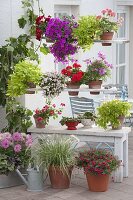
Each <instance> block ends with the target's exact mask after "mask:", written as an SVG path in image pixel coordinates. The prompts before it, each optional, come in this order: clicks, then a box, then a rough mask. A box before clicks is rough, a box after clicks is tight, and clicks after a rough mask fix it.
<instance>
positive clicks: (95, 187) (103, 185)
mask: <svg viewBox="0 0 133 200" xmlns="http://www.w3.org/2000/svg"><path fill="white" fill-rule="evenodd" d="M86 178H87V183H88V187H89V190H90V191H92V192H105V191H107V190H108V185H109V175H108V174H104V175H92V174H89V173H88V174H86Z"/></svg>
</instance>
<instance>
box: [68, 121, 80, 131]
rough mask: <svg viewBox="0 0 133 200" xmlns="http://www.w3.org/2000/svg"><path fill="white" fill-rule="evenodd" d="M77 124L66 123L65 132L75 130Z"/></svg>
mask: <svg viewBox="0 0 133 200" xmlns="http://www.w3.org/2000/svg"><path fill="white" fill-rule="evenodd" d="M78 123H79V122H66V126H67V130H77V128H76V126H77V125H78Z"/></svg>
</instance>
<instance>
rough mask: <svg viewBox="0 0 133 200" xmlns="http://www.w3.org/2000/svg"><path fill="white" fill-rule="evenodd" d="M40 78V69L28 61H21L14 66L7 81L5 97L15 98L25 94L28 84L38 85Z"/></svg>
mask: <svg viewBox="0 0 133 200" xmlns="http://www.w3.org/2000/svg"><path fill="white" fill-rule="evenodd" d="M41 78H42V73H41V70H40V68H39V67H38V66H37V65H35V64H33V63H32V62H30V61H26V60H25V61H22V62H19V63H18V64H16V65H15V67H14V72H13V74H11V75H10V78H9V81H8V90H7V95H8V96H9V97H16V96H20V95H22V94H25V93H26V90H27V89H28V84H29V83H31V82H32V83H34V84H35V85H39V83H40V81H41Z"/></svg>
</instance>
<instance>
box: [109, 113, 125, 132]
mask: <svg viewBox="0 0 133 200" xmlns="http://www.w3.org/2000/svg"><path fill="white" fill-rule="evenodd" d="M118 119H119V122H120V124H119V126H118V127H114V126H112V129H113V130H120V129H122V126H123V123H124V119H125V117H124V116H120V117H118Z"/></svg>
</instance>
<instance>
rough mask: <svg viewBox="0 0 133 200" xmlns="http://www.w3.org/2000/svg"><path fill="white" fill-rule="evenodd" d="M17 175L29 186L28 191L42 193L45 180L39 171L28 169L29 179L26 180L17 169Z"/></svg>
mask: <svg viewBox="0 0 133 200" xmlns="http://www.w3.org/2000/svg"><path fill="white" fill-rule="evenodd" d="M16 172H17V174H18V175H19V177H20V178H21V179H22V181H23V182H24V184H25V185H26V186H27V190H28V191H31V192H41V191H43V185H44V183H43V179H42V176H41V173H40V171H39V169H36V168H29V169H27V174H26V176H27V178H25V177H24V176H25V175H23V174H22V173H21V172H20V171H19V169H16Z"/></svg>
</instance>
